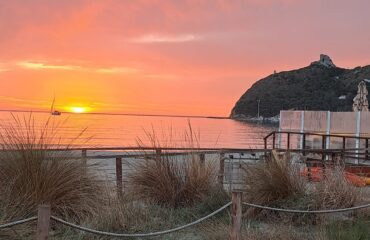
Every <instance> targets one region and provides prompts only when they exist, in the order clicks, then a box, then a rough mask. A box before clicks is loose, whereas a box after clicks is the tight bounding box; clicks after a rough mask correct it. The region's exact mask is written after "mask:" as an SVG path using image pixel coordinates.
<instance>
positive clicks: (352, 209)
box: [243, 202, 370, 214]
mask: <svg viewBox="0 0 370 240" xmlns="http://www.w3.org/2000/svg"><path fill="white" fill-rule="evenodd" d="M243 205H246V206H249V207H254V208H260V209H265V210H271V211H276V212H286V213H308V214H330V213H341V212H349V211H354V210H358V209H363V208H368V207H370V203H369V204H365V205H360V206H355V207H350V208H339V209H327V210H297V209H284V208H275V207H268V206H262V205H257V204H253V203H247V202H243Z"/></svg>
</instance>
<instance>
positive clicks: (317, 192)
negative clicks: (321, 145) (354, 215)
mask: <svg viewBox="0 0 370 240" xmlns="http://www.w3.org/2000/svg"><path fill="white" fill-rule="evenodd" d="M309 194H310V195H311V197H312V205H313V207H314V208H315V209H336V208H345V207H352V206H354V205H355V204H356V202H357V201H358V200H359V199H361V197H362V194H361V191H360V190H359V188H356V187H355V186H353V185H352V184H351V183H349V182H348V180H347V179H346V177H345V172H344V171H343V169H341V168H339V167H335V168H329V169H326V170H325V173H324V177H323V179H322V180H321V181H320V182H317V183H315V185H314V187H313V190H312V192H311V193H309Z"/></svg>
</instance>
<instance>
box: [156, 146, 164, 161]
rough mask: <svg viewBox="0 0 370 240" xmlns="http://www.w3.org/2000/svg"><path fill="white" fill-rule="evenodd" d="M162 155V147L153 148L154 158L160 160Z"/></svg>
mask: <svg viewBox="0 0 370 240" xmlns="http://www.w3.org/2000/svg"><path fill="white" fill-rule="evenodd" d="M161 156H162V149H160V148H157V149H156V150H155V160H157V161H160V160H161Z"/></svg>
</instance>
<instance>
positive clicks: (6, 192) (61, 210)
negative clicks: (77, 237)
mask: <svg viewBox="0 0 370 240" xmlns="http://www.w3.org/2000/svg"><path fill="white" fill-rule="evenodd" d="M12 116H13V121H11V122H10V123H8V124H2V125H0V143H1V145H0V146H1V150H2V151H1V153H0V205H1V206H2V207H3V210H4V212H3V218H4V219H14V218H23V217H29V216H33V215H35V214H36V209H37V206H38V205H39V204H51V207H52V212H53V214H54V215H59V216H65V217H67V216H68V217H71V218H73V219H74V220H80V219H81V218H83V217H84V216H86V215H90V214H91V213H92V212H93V210H94V208H95V207H96V206H97V205H98V204H99V199H100V195H101V194H100V190H101V187H102V186H101V185H100V184H99V182H98V181H96V179H95V175H94V174H93V173H92V169H90V168H89V167H87V166H86V165H85V164H84V163H83V162H82V161H80V160H78V159H71V157H72V154H71V153H68V151H61V150H68V149H69V148H70V146H71V145H72V144H73V141H76V140H78V139H79V137H80V135H77V136H76V138H75V139H74V140H72V141H71V142H70V143H69V144H61V138H60V137H58V133H59V132H58V131H59V128H60V127H61V122H57V121H56V120H54V119H52V118H49V119H47V120H46V121H45V122H44V123H43V124H41V126H39V125H37V124H40V122H37V123H35V120H34V118H33V116H32V114H30V115H29V116H28V117H23V118H22V117H18V116H14V115H12ZM81 134H82V133H81Z"/></svg>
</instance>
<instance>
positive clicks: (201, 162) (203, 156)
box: [199, 153, 206, 167]
mask: <svg viewBox="0 0 370 240" xmlns="http://www.w3.org/2000/svg"><path fill="white" fill-rule="evenodd" d="M199 161H200V165H201V166H202V167H204V165H205V164H206V155H205V154H204V153H201V154H199Z"/></svg>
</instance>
